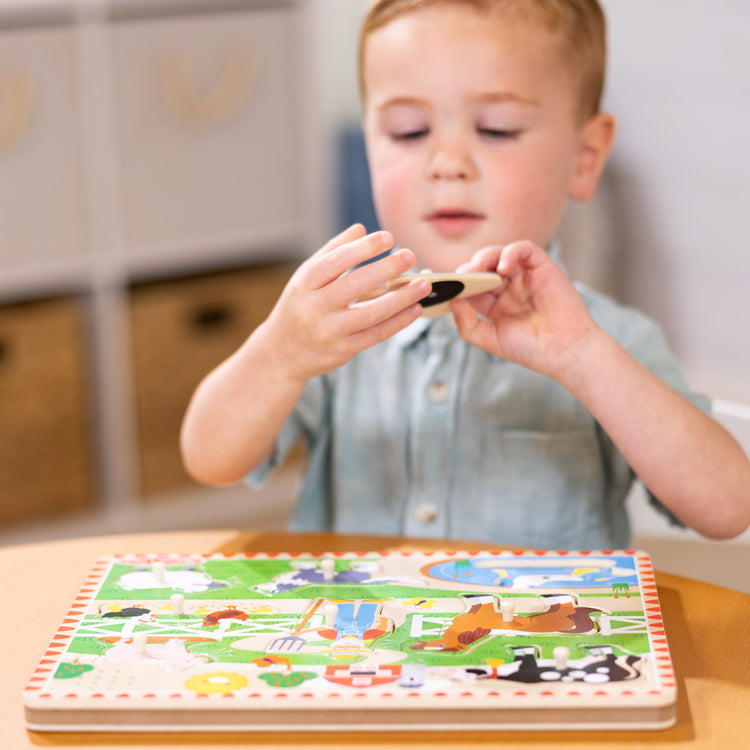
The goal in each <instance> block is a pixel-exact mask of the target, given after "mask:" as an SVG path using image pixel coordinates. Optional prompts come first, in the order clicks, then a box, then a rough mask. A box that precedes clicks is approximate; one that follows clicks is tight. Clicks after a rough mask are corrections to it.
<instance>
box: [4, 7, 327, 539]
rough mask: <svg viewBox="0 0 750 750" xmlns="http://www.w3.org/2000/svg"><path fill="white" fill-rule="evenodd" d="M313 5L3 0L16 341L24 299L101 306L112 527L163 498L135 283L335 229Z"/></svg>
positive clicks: (90, 358) (98, 508)
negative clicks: (150, 431)
mask: <svg viewBox="0 0 750 750" xmlns="http://www.w3.org/2000/svg"><path fill="white" fill-rule="evenodd" d="M309 13H310V7H309V3H307V2H304V0H265V1H264V0H66V1H65V0H0V216H2V220H1V221H0V343H2V335H3V318H4V314H5V311H7V310H9V309H11V306H13V307H17V305H18V303H21V302H23V303H29V305H33V304H34V301H35V300H43V299H46V298H58V297H60V298H64V299H66V300H69V301H70V302H71V304H72V305H74V306H75V307H76V309H77V310H81V311H83V312H82V316H81V321H82V323H81V325H82V328H83V336H84V340H85V343H86V352H87V353H86V358H87V361H86V362H85V363H84V364H83V365H82V367H83V370H84V377H85V378H87V379H88V382H89V383H90V384H91V386H92V387H91V388H90V393H91V403H89V404H86V405H85V408H87V409H89V410H90V415H91V416H90V419H91V435H90V437H91V441H90V442H91V445H92V446H93V451H94V452H95V453H96V455H95V457H94V460H93V461H92V466H94V467H96V471H95V476H94V499H93V505H92V507H91V508H90V510H91V511H93V515H92V514H91V513H89V515H88V516H87V517H88V518H92V517H93V518H95V519H96V518H98V519H99V520H100V523H99V525H98V526H95V528H94V529H92V531H94V530H96V528H99V527H101V528H102V529H106V528H109V527H111V526H113V525H114V526H117V524H118V523H119V522H120V521H122V523H123V524H127V525H128V527H129V528H137V527H139V526H141V525H144V524H148V523H149V522H150V519H152V518H153V517H154V515H155V514H157V515H158V514H159V513H161V511H159V510H156V509H155V508H154V507H149V505H148V504H146V503H144V502H143V497H142V496H141V495H142V493H141V491H140V488H139V485H138V473H139V472H138V443H137V425H136V416H135V415H136V410H135V408H134V404H135V401H136V399H137V393H136V384H135V383H134V378H133V353H132V334H133V331H131V329H130V320H131V306H132V304H133V302H132V295H131V291H132V289H133V288H135V287H137V286H138V285H141V284H146V283H149V282H150V283H155V282H159V281H164V280H167V279H170V278H174V279H178V278H180V277H185V276H190V275H193V274H203V273H206V274H208V273H211V272H214V271H219V270H222V269H230V268H246V267H248V266H252V265H254V264H267V263H276V262H285V261H293V262H296V261H297V260H298V259H299V258H300V257H302V256H303V255H305V254H307V253H309V252H310V250H311V248H312V247H314V246H315V244H314V243H315V242H317V241H318V239H319V238H320V237H322V236H323V234H324V233H325V231H326V230H327V226H326V225H325V223H326V219H325V217H326V215H327V212H326V207H325V206H324V205H323V203H322V199H321V198H320V197H319V196H320V195H321V191H320V186H319V183H320V180H319V177H320V175H319V174H318V167H317V164H318V163H319V161H318V160H319V159H320V152H321V151H322V150H324V147H325V146H324V144H323V143H322V141H323V139H322V137H321V128H320V127H319V117H318V113H317V112H316V110H315V104H314V98H313V95H312V94H311V88H312V86H311V75H312V73H311V70H310V66H309V64H308V60H309V58H310V57H311V55H310V54H309V46H310V44H311V40H310V38H309V37H310V35H309V32H308V28H309V26H310V23H309V17H308V15H309ZM6 317H7V316H6ZM1 365H2V361H0V388H2V387H4V386H3V377H4V374H3V371H2V367H1ZM6 376H7V375H6ZM24 437H28V436H24ZM24 437H20V438H19V439H24ZM28 449H29V451H33V450H34V445H33V441H32V442H31V444H30V445H29V447H28ZM1 461H2V459H1V458H0V462H1ZM0 473H1V472H0ZM0 491H2V484H0ZM214 494H215V493H214V492H212V491H210V490H200V489H198V488H193V489H192V490H189V491H188V490H186V492H185V493H179V497H180V499H183V498H186V500H185V501H186V502H188V503H190V502H194V503H195V504H197V505H199V504H205V503H206V502H210V501H211V499H212V498H213V496H214ZM227 497H230V496H228V495H226V494H223V495H222V498H227ZM191 498H192V499H191ZM11 501H12V500H11V499H10V498H8V499H7V500H6V498H3V499H2V502H3V503H5V502H11ZM222 502H224V500H222ZM229 502H230V503H231V500H229ZM237 502H238V503H239V502H241V500H237ZM166 504H167V505H168V504H169V503H168V502H167V503H166ZM0 523H2V521H1V520H0ZM59 523H64V519H62V521H59ZM0 535H2V527H1V526H0Z"/></svg>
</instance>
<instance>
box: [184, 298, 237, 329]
mask: <svg viewBox="0 0 750 750" xmlns="http://www.w3.org/2000/svg"><path fill="white" fill-rule="evenodd" d="M233 317H234V311H233V310H232V308H231V307H229V306H227V305H222V304H216V305H210V304H207V305H202V306H201V307H198V308H196V309H194V310H193V311H192V312H191V313H190V325H191V326H192V327H193V328H195V329H196V330H198V331H205V332H209V331H214V330H217V329H219V328H222V327H223V326H225V325H226V324H227V323H229V322H230V321H231V320H232V318H233Z"/></svg>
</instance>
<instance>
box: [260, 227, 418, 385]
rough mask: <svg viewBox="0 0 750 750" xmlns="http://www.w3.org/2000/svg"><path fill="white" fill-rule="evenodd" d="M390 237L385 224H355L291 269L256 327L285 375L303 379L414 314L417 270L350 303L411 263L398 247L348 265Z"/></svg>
mask: <svg viewBox="0 0 750 750" xmlns="http://www.w3.org/2000/svg"><path fill="white" fill-rule="evenodd" d="M392 245H393V238H392V237H391V235H390V234H389V233H388V232H382V231H381V232H374V233H372V234H367V233H366V230H365V228H364V227H363V226H362V225H361V224H355V225H353V226H351V227H349V228H348V229H346V230H344V231H343V232H342V233H341V234H339V235H338V236H336V237H334V238H333V239H332V240H330V241H329V242H328V243H327V244H326V245H324V246H323V247H322V248H321V249H320V250H318V251H317V252H316V253H315V254H314V255H312V256H311V257H310V258H308V259H307V260H306V261H305V262H304V263H302V265H301V266H300V267H299V268H298V269H297V271H296V272H295V273H294V275H293V276H292V278H291V279H290V280H289V282H288V284H287V286H286V288H285V289H284V291H283V293H282V295H281V297H280V298H279V300H278V302H277V303H276V306H275V307H274V309H273V311H272V312H271V314H270V315H269V317H268V319H267V320H266V321H265V322H264V323H263V324H262V326H261V327H260V330H259V331H258V333H260V334H261V335H263V336H264V337H268V341H269V342H272V347H269V348H272V351H273V357H274V360H275V362H274V364H275V365H276V366H277V367H280V368H281V372H283V373H284V374H285V375H286V377H288V378H290V379H293V380H300V381H306V380H308V379H309V378H311V377H314V376H316V375H321V374H323V373H326V372H330V371H331V370H334V369H336V368H337V367H340V366H341V365H343V364H345V363H346V362H348V361H349V360H350V359H351V358H352V357H354V356H355V355H356V354H358V353H359V352H361V351H363V350H365V349H368V348H369V347H371V346H373V345H374V344H377V343H379V342H381V341H384V340H385V339H387V338H389V337H390V336H393V334H395V333H397V332H398V331H400V330H401V329H402V328H405V327H406V326H408V325H409V324H410V323H412V322H413V321H414V320H416V319H417V318H418V317H419V316H420V314H421V313H422V307H421V306H420V305H419V300H420V299H423V298H424V297H426V296H427V295H428V294H429V293H430V283H429V282H428V281H427V280H426V279H422V278H417V279H415V280H414V281H412V282H411V283H409V284H407V285H405V286H403V287H401V288H399V289H398V290H396V291H394V292H391V293H390V294H385V295H383V296H381V297H377V298H376V299H372V300H367V301H366V302H357V304H353V303H354V301H355V300H359V299H361V298H362V297H364V296H366V295H367V294H368V293H369V292H371V291H372V290H373V289H375V288H376V287H378V286H380V285H381V284H383V283H385V282H386V281H390V280H391V279H393V278H395V277H397V276H400V275H401V274H402V273H404V272H406V271H408V270H409V269H410V268H412V267H413V266H414V264H415V257H414V254H413V253H412V252H411V251H410V250H398V251H396V252H394V253H392V254H390V255H388V256H386V257H384V258H381V259H380V260H377V261H375V262H373V263H368V264H367V265H364V266H361V267H359V268H356V269H355V270H351V269H352V268H354V267H355V266H358V265H359V264H360V263H363V262H364V261H366V260H369V259H370V258H373V257H374V256H376V255H379V254H381V253H383V252H385V251H386V250H388V249H389V248H390V247H391V246H392ZM347 271H348V272H349V273H347Z"/></svg>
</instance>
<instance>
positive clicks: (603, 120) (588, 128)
mask: <svg viewBox="0 0 750 750" xmlns="http://www.w3.org/2000/svg"><path fill="white" fill-rule="evenodd" d="M615 130H616V125H615V118H614V117H612V115H610V114H609V113H607V112H598V113H597V114H595V115H594V116H593V117H591V118H590V119H589V120H588V121H587V122H586V124H585V125H584V126H583V130H582V131H581V139H580V143H579V147H578V158H577V160H576V167H575V171H574V172H573V175H572V177H571V181H570V186H569V189H568V196H569V197H570V198H572V199H573V200H577V201H587V200H589V199H590V198H592V197H593V195H594V193H595V192H596V187H597V185H598V184H599V178H600V177H601V174H602V172H603V171H604V165H605V164H606V163H607V157H608V156H609V152H610V149H611V148H612V144H613V142H614V140H615Z"/></svg>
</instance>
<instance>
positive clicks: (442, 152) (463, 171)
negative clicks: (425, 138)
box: [429, 147, 476, 180]
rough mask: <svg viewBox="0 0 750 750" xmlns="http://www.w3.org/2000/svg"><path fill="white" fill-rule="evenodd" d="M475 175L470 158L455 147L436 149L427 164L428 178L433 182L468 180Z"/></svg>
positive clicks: (474, 167) (473, 165)
mask: <svg viewBox="0 0 750 750" xmlns="http://www.w3.org/2000/svg"><path fill="white" fill-rule="evenodd" d="M475 175H476V166H475V164H474V161H473V160H472V158H471V156H470V155H469V154H468V153H467V152H465V151H463V150H461V149H458V148H455V147H444V148H440V149H437V150H436V151H435V153H434V154H433V155H432V158H431V159H430V164H429V176H430V179H433V180H469V179H472V178H473V177H474V176H475Z"/></svg>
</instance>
